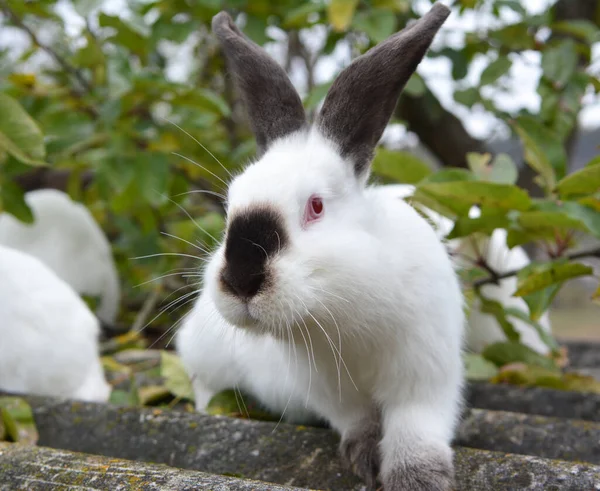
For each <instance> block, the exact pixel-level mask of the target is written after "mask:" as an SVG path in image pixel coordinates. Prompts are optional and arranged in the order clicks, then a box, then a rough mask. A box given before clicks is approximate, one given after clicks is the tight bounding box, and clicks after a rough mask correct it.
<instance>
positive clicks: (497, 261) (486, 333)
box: [384, 184, 551, 354]
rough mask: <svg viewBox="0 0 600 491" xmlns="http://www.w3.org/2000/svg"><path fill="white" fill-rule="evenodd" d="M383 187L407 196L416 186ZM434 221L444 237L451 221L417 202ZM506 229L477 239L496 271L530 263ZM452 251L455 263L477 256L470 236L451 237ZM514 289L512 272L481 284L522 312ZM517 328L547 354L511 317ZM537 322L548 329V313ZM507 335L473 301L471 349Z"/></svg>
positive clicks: (532, 334) (491, 295) (530, 331)
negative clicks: (496, 281)
mask: <svg viewBox="0 0 600 491" xmlns="http://www.w3.org/2000/svg"><path fill="white" fill-rule="evenodd" d="M384 189H385V190H387V191H389V192H390V193H391V194H392V195H395V196H396V197H398V198H408V197H410V196H412V194H413V193H414V190H415V187H414V186H411V185H408V184H390V185H387V186H384ZM419 208H420V209H421V210H422V211H424V212H425V213H426V214H427V216H428V218H429V219H430V220H431V222H432V223H433V225H434V227H435V228H436V230H437V232H438V236H439V237H440V238H441V239H445V238H446V236H447V235H448V234H449V233H450V231H451V230H452V227H453V222H452V220H450V219H449V218H446V217H444V216H442V215H440V214H438V213H436V212H435V211H433V210H430V209H429V208H425V207H423V206H419ZM480 213H481V212H480V211H479V208H477V207H473V208H472V209H471V210H470V211H469V216H470V217H471V218H477V217H479V216H480ZM506 238H507V232H506V230H503V229H496V230H494V232H493V233H492V235H491V236H490V238H489V239H486V240H478V241H477V247H478V249H479V251H480V252H482V253H483V254H484V256H485V258H486V261H487V262H488V264H489V265H490V266H491V268H492V269H493V270H494V271H496V272H498V273H505V272H507V271H511V270H516V269H521V268H523V267H525V266H527V265H529V264H530V261H529V257H528V256H527V253H526V252H525V251H524V250H523V248H522V247H518V246H517V247H513V248H512V249H509V248H508V245H507V243H506ZM446 245H447V246H448V248H449V250H450V251H451V252H459V251H460V257H458V256H457V257H456V259H455V260H456V262H457V265H458V266H460V267H468V266H470V265H471V264H472V262H471V263H469V262H468V261H469V260H474V259H476V257H477V255H476V251H475V250H474V248H473V245H472V242H471V241H470V240H462V239H451V240H448V241H446ZM516 290H517V278H516V277H514V276H512V277H510V278H506V279H504V280H502V281H500V282H499V284H498V285H494V284H489V285H485V286H483V287H482V293H483V295H484V296H485V297H486V298H488V299H490V300H495V301H497V302H500V303H501V304H502V305H504V306H505V307H513V308H517V309H519V310H521V311H523V312H528V311H529V309H528V307H527V304H526V303H525V301H524V300H523V299H522V298H519V297H513V293H514V292H515V291H516ZM510 322H511V323H512V324H513V326H514V327H515V329H516V330H517V332H519V334H520V335H521V342H522V343H523V344H525V345H527V346H529V347H530V348H531V349H533V350H535V351H537V352H538V353H541V354H548V353H549V352H550V348H549V347H548V345H546V344H545V343H544V342H543V341H542V340H541V339H540V337H539V335H538V333H537V331H536V330H535V329H534V328H533V327H532V326H530V325H529V324H527V323H526V322H523V321H522V320H520V319H517V318H514V317H510ZM539 324H540V326H541V327H542V328H543V329H544V330H545V331H546V332H548V333H550V332H551V324H550V318H549V316H548V313H547V312H545V313H544V314H543V315H542V317H541V318H540V320H539ZM505 340H506V337H505V335H504V332H503V331H502V328H501V327H500V325H499V324H498V321H496V319H495V318H494V316H492V315H490V314H484V313H483V312H481V310H480V308H479V303H478V302H477V301H476V302H475V304H474V305H473V308H472V309H471V313H470V316H469V328H468V330H467V336H466V343H467V346H468V348H469V349H470V350H472V351H475V352H480V351H482V350H483V349H484V348H485V347H486V346H487V345H488V344H492V343H496V342H498V341H505Z"/></svg>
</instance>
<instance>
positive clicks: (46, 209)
mask: <svg viewBox="0 0 600 491" xmlns="http://www.w3.org/2000/svg"><path fill="white" fill-rule="evenodd" d="M25 200H26V201H27V204H28V205H29V206H30V208H31V210H32V212H33V214H34V216H35V222H34V223H32V224H25V223H23V222H21V221H19V220H17V219H16V218H14V217H13V216H12V215H10V214H9V213H2V214H0V244H2V245H5V246H8V247H11V248H13V249H18V250H20V251H23V252H26V253H27V254H30V255H32V256H35V257H37V258H38V259H40V260H41V261H42V262H43V263H44V264H46V266H48V267H49V268H50V269H52V270H53V271H54V272H55V273H56V274H57V275H58V276H59V277H60V278H62V279H63V280H64V281H66V282H67V283H68V284H69V285H71V287H72V288H73V289H74V290H75V291H76V292H77V293H79V294H80V295H90V296H97V297H100V302H99V304H98V307H97V310H96V315H97V316H98V317H99V318H100V319H101V320H102V321H104V322H106V323H109V324H112V323H114V322H115V319H116V317H117V314H118V309H119V299H120V285H119V279H118V275H117V270H116V267H115V264H114V260H113V257H112V252H111V248H110V244H109V243H108V241H107V239H106V237H105V236H104V233H103V232H102V230H101V229H100V227H99V226H98V224H97V223H96V221H95V220H94V217H93V216H92V214H91V213H90V212H89V210H88V209H87V208H86V207H85V206H84V205H82V204H80V203H77V202H75V201H73V200H71V198H70V197H69V196H68V195H67V194H65V193H63V192H62V191H57V190H54V189H40V190H36V191H31V192H29V193H27V194H26V195H25Z"/></svg>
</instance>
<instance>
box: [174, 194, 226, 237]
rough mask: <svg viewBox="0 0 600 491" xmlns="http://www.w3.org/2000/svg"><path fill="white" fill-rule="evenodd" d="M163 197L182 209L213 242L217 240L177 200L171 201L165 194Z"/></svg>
mask: <svg viewBox="0 0 600 491" xmlns="http://www.w3.org/2000/svg"><path fill="white" fill-rule="evenodd" d="M165 198H167V199H168V200H169V201H170V202H171V203H173V204H174V205H175V206H177V208H179V209H180V210H181V211H183V212H184V213H185V214H186V215H187V217H188V218H189V219H190V220H191V221H192V223H193V224H194V225H196V227H197V228H198V229H199V230H201V231H202V232H204V233H205V234H206V235H208V236H209V237H210V238H211V239H212V240H214V241H215V242H219V241H218V240H217V239H215V237H214V236H213V235H212V234H211V233H210V232H208V231H207V230H206V229H205V228H204V227H202V226H201V225H200V224H199V223H198V222H197V221H196V220H194V219H193V218H192V215H190V214H189V212H188V211H187V210H186V209H185V208H184V207H183V206H181V205H180V204H179V203H177V201H173V200H172V199H171V198H169V197H168V196H165Z"/></svg>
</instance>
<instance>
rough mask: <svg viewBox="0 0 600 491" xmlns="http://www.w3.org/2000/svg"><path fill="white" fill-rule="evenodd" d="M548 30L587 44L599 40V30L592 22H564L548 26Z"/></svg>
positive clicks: (580, 20) (578, 20) (582, 20)
mask: <svg viewBox="0 0 600 491" xmlns="http://www.w3.org/2000/svg"><path fill="white" fill-rule="evenodd" d="M549 27H550V29H552V30H553V31H556V32H560V33H563V34H570V35H572V36H576V37H578V38H580V39H582V40H584V41H586V42H587V43H589V44H592V43H595V42H597V41H599V40H600V30H599V29H598V27H597V26H596V24H594V23H593V22H590V21H589V20H584V19H576V20H566V21H560V22H554V23H552V24H550V26H549Z"/></svg>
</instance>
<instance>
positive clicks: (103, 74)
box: [0, 0, 600, 397]
mask: <svg viewBox="0 0 600 491" xmlns="http://www.w3.org/2000/svg"><path fill="white" fill-rule="evenodd" d="M60 3H61V4H65V3H67V4H69V5H72V7H73V9H74V12H76V13H77V14H78V19H79V24H80V29H76V32H74V31H73V29H66V26H65V24H64V20H63V18H62V17H61V16H59V15H58V14H57V11H58V10H57V7H58V5H59V2H58V1H57V0H40V1H36V2H32V1H28V0H10V1H7V0H0V8H1V10H2V12H3V21H2V22H3V23H2V26H0V29H8V27H7V26H12V27H11V28H12V29H14V32H15V33H16V32H17V31H19V32H20V33H21V36H23V37H24V38H25V39H28V40H29V47H28V48H27V49H25V50H24V52H22V53H17V52H16V49H14V48H7V49H5V50H4V51H3V52H1V53H0V166H1V171H0V209H2V210H4V211H7V212H9V213H12V214H14V215H15V216H17V217H18V218H19V219H21V220H23V221H31V220H32V219H33V217H32V216H31V213H30V211H29V210H28V208H27V205H26V204H25V202H24V200H23V186H22V183H23V182H24V181H26V178H27V176H29V175H32V174H35V173H36V172H40V169H48V170H51V171H57V172H59V171H65V173H64V174H63V175H66V176H67V181H66V186H65V187H66V190H67V192H68V193H69V194H70V195H71V196H72V197H73V198H74V199H76V200H80V201H82V202H84V203H85V204H86V205H87V206H88V207H89V209H90V210H91V211H92V213H93V215H94V216H95V218H96V219H97V221H98V222H99V223H100V224H101V226H102V227H103V229H104V230H105V231H106V233H107V235H108V237H109V238H110V239H111V241H112V244H113V246H114V253H115V257H116V258H117V261H118V266H119V270H120V274H121V278H122V283H123V290H124V292H126V294H125V298H124V299H123V306H124V309H123V310H124V314H123V319H122V320H123V322H124V323H128V324H131V323H132V322H133V319H134V318H135V316H136V315H137V312H138V311H139V310H140V307H141V305H142V303H143V302H144V300H145V299H146V298H147V297H148V295H149V294H150V293H151V292H154V293H156V291H158V292H159V293H161V294H163V293H164V296H166V294H168V293H171V292H175V291H176V290H178V289H179V288H182V287H184V286H185V284H186V283H187V282H191V281H190V278H186V274H183V275H182V274H180V273H182V272H184V273H185V272H186V271H188V272H190V274H191V276H192V279H194V278H195V280H197V275H196V276H194V274H193V273H194V271H197V269H198V268H199V267H200V266H201V261H199V260H198V259H196V258H195V257H193V256H198V257H200V258H201V257H203V256H204V255H205V252H206V250H210V249H211V248H212V247H213V246H214V244H215V241H216V240H218V238H219V236H220V234H221V231H222V228H223V224H224V219H223V198H224V196H223V194H224V193H225V188H226V183H227V181H228V179H229V178H230V176H229V174H230V173H231V174H235V173H236V172H238V171H239V170H240V169H241V167H242V166H243V165H244V164H245V163H246V162H247V161H248V160H249V159H251V158H252V156H253V153H254V148H255V146H254V141H253V139H252V136H251V134H250V132H249V129H248V126H247V124H246V123H245V118H244V112H243V108H241V107H240V104H239V102H238V101H237V97H236V92H235V87H233V84H232V80H231V79H230V78H229V77H228V76H227V75H226V74H225V70H224V68H225V67H224V60H223V58H222V56H220V53H219V49H218V45H217V43H216V41H215V39H214V38H213V36H212V35H211V33H210V21H211V18H212V16H213V15H214V14H216V13H217V12H218V11H219V10H221V9H223V8H227V9H229V10H230V11H231V12H232V13H233V14H234V15H238V14H239V15H238V17H239V20H240V21H241V22H243V25H244V31H245V32H246V33H247V34H248V35H249V36H250V37H251V38H252V39H253V40H254V41H256V42H257V43H259V44H263V45H264V44H266V43H268V42H270V41H273V38H272V37H271V36H272V35H273V32H274V31H273V30H272V29H267V28H268V27H278V28H279V29H280V31H279V33H280V34H281V33H282V32H285V33H288V34H289V41H290V42H289V55H288V57H290V58H293V57H303V58H304V62H305V66H306V68H307V70H308V72H310V74H311V75H310V76H309V77H308V79H309V80H310V83H309V87H308V89H309V90H308V91H307V93H306V94H305V97H304V102H305V105H306V107H307V109H314V108H315V107H316V106H317V105H318V103H319V101H320V100H321V99H322V98H323V96H324V95H325V93H326V90H327V88H328V87H329V85H330V83H331V81H327V82H324V83H322V84H315V83H313V82H312V80H313V77H312V75H313V74H314V73H313V72H311V70H312V71H314V67H315V63H316V60H318V59H319V58H320V57H323V56H327V55H329V54H331V53H332V52H333V50H334V49H335V48H336V46H338V45H340V43H349V44H350V46H351V48H352V51H353V53H355V54H358V53H360V52H364V51H365V50H366V49H368V48H369V47H370V46H372V45H373V44H375V43H377V42H379V41H381V40H383V39H385V38H386V37H387V36H389V35H390V34H392V33H394V32H396V31H397V30H399V29H400V28H402V27H403V26H405V25H406V23H407V21H409V20H410V19H412V18H416V17H418V15H417V13H416V12H415V11H414V9H413V8H414V5H413V3H412V2H411V1H410V0H363V1H360V2H359V1H358V0H351V1H347V0H331V1H329V2H325V1H322V0H313V1H304V2H297V1H291V0H281V1H278V2H270V1H266V0H253V1H249V0H229V1H225V0H223V1H221V0H194V1H192V0H136V1H131V2H127V8H126V9H125V10H124V11H122V12H120V13H119V15H116V14H114V13H105V12H102V11H100V10H98V8H99V7H100V6H101V5H102V4H103V2H102V1H100V0H73V1H72V2H71V3H69V2H60ZM451 3H452V4H454V5H455V6H456V7H458V9H459V11H461V12H463V11H468V10H473V9H475V10H477V9H485V10H486V11H487V12H491V13H492V14H493V15H495V16H499V15H500V12H501V10H508V11H511V12H513V13H514V14H516V15H517V17H518V18H519V20H518V21H516V22H514V23H509V24H506V23H504V24H503V23H499V24H498V25H499V27H491V28H489V29H480V28H478V29H476V30H473V31H472V32H467V33H466V36H465V43H464V46H463V47H461V48H453V47H450V46H446V47H443V48H441V49H438V50H431V52H430V53H429V55H428V56H431V57H434V58H435V57H438V58H444V59H447V60H448V61H449V62H450V63H451V65H452V72H451V73H452V77H453V79H454V80H455V81H457V82H458V84H457V89H456V91H455V92H454V98H455V100H456V102H458V103H459V104H462V105H464V106H467V107H473V106H476V105H478V106H481V107H483V108H484V109H485V110H487V111H490V112H491V113H493V114H494V115H496V116H497V117H499V118H501V119H502V120H504V121H506V122H507V123H508V124H509V125H510V128H511V129H512V131H513V132H514V134H516V135H518V137H519V138H520V139H521V140H522V142H523V144H524V148H525V160H526V164H527V165H529V166H530V167H531V168H533V169H534V170H535V172H536V173H537V179H536V182H537V183H538V184H539V185H540V186H541V187H542V189H543V190H544V196H543V197H541V198H534V197H532V196H530V195H529V194H528V192H527V191H526V190H524V189H521V188H519V187H517V186H516V185H515V183H516V180H517V176H518V166H517V165H516V164H515V162H513V161H512V159H511V158H510V157H508V156H507V155H504V154H500V155H496V156H494V157H492V156H491V155H488V154H470V155H468V156H467V161H468V164H469V168H468V169H457V168H444V169H442V170H439V171H437V172H434V171H433V170H432V169H431V167H430V166H429V165H427V164H425V163H424V162H422V161H420V159H419V158H417V157H415V156H413V155H411V154H408V153H406V152H397V151H391V150H386V149H383V148H381V149H380V150H379V151H378V153H377V156H376V159H375V164H374V169H375V173H376V175H377V177H378V179H379V180H380V181H383V182H393V181H398V182H405V183H412V184H415V185H416V186H417V190H416V193H415V196H414V198H413V202H415V203H422V204H425V205H427V206H428V207H430V208H432V209H434V210H436V211H438V212H440V213H442V214H443V215H445V216H447V217H449V218H451V219H452V220H453V221H454V222H455V225H454V228H453V230H452V232H451V237H452V238H459V237H470V238H472V239H477V240H479V239H480V238H482V237H485V236H489V235H490V234H491V233H492V232H493V230H494V229H496V228H500V227H501V228H506V229H507V230H508V242H509V245H510V246H511V247H512V246H515V245H520V244H527V243H532V242H533V243H536V244H538V245H541V246H542V247H543V248H544V249H545V250H546V251H547V252H548V261H547V262H545V263H541V264H534V265H532V266H531V267H530V268H527V270H525V271H523V272H521V273H519V287H518V291H517V295H519V296H522V297H523V298H524V299H525V301H526V302H527V304H528V305H529V307H530V310H531V316H530V315H528V314H527V313H523V312H508V311H506V310H505V309H504V308H503V306H499V305H494V304H493V303H487V304H485V302H486V301H485V299H484V300H483V302H484V305H485V306H486V307H485V308H487V310H488V311H489V312H493V315H495V316H496V317H497V318H498V320H499V322H500V323H501V325H502V326H503V328H504V329H505V331H506V333H507V337H508V339H509V342H518V335H516V336H515V334H516V333H515V332H514V328H513V327H512V325H511V323H510V318H511V315H512V316H513V317H515V316H516V317H519V316H520V317H524V318H526V319H527V320H528V322H530V323H531V324H532V325H533V326H534V327H535V326H536V321H537V319H538V318H539V316H540V314H541V313H542V312H543V311H544V310H545V309H546V308H547V307H548V305H549V304H550V302H551V301H552V299H553V298H554V296H555V295H556V293H557V291H558V289H559V288H560V286H561V285H562V284H563V283H564V281H567V280H568V279H570V278H574V277H578V276H583V275H590V274H591V273H592V271H591V268H589V267H587V266H584V265H583V264H580V263H577V262H573V261H570V260H569V258H568V255H569V253H570V252H571V250H572V248H573V247H574V246H576V243H575V240H576V237H578V236H579V235H578V234H581V233H583V234H588V235H592V236H595V237H598V238H600V158H598V157H597V158H596V159H594V160H593V161H592V162H590V163H589V165H588V166H587V167H585V168H584V169H581V170H579V171H577V172H575V173H569V170H568V158H567V151H566V149H567V143H568V140H569V138H570V136H571V135H572V134H573V132H574V130H575V129H576V121H577V115H578V113H579V111H580V109H581V100H582V97H583V95H584V93H586V91H592V92H596V93H597V92H598V91H599V90H600V81H599V80H598V78H596V77H595V76H593V75H592V74H590V72H589V70H588V69H587V68H588V65H589V62H590V57H591V45H592V44H593V43H594V42H598V41H599V39H600V38H599V30H598V19H595V21H594V20H562V21H557V20H556V19H554V18H553V13H552V11H551V10H549V11H547V12H544V13H542V14H539V15H529V14H528V13H527V12H526V11H525V9H524V8H523V6H522V5H521V2H519V1H517V0H486V1H482V0H455V1H453V2H451ZM315 26H321V27H322V28H323V29H324V31H325V32H326V39H325V43H324V45H323V47H322V49H321V50H320V51H319V52H318V53H316V55H314V56H310V55H307V54H306V53H307V50H306V46H303V44H302V43H303V41H302V38H301V37H299V36H298V35H297V34H298V32H301V31H303V30H306V29H311V28H314V27H315ZM276 37H277V36H276ZM165 45H168V49H166V47H165ZM184 47H185V49H189V53H190V56H189V60H188V61H187V63H189V66H186V68H189V69H188V70H187V72H186V75H185V77H184V79H183V80H181V81H175V80H174V79H173V78H172V77H169V76H168V73H167V72H168V67H169V61H170V60H169V56H172V54H173V53H175V52H176V51H178V50H183V49H184ZM524 51H531V52H539V53H541V62H540V66H541V69H542V76H541V77H540V80H539V84H538V89H537V90H538V93H539V95H540V96H541V101H542V102H541V108H540V111H539V112H537V113H535V114H534V113H530V112H528V111H526V110H521V111H519V112H516V113H511V114H509V113H507V112H505V111H504V110H502V109H501V108H498V107H497V106H496V104H495V103H494V101H493V99H492V98H491V97H489V96H488V95H486V94H488V92H486V90H485V89H486V88H488V87H490V86H494V87H500V88H501V87H502V86H503V83H504V82H505V80H506V78H507V77H510V76H511V67H512V65H513V62H514V59H515V57H516V56H519V55H520V54H521V53H522V52H524ZM41 53H43V54H44V55H45V56H46V58H49V59H50V61H51V63H46V62H44V61H43V59H42V58H40V54H41ZM482 54H485V55H488V56H489V57H490V59H492V60H493V61H491V62H490V63H489V64H488V66H487V67H486V68H485V69H484V70H483V72H482V74H481V77H480V80H479V83H478V84H476V85H474V86H471V85H469V84H468V83H467V81H466V79H465V77H466V75H467V72H468V68H469V66H470V64H471V63H472V62H473V61H474V60H475V59H476V58H477V56H478V55H482ZM288 65H289V64H288ZM288 68H289V66H288ZM406 92H407V93H408V94H409V95H410V96H412V97H422V103H423V111H431V112H435V111H436V107H437V106H436V105H435V104H431V101H430V96H431V93H430V91H429V90H428V88H427V84H426V82H425V81H424V80H423V79H422V78H421V77H420V76H419V75H414V76H413V77H412V79H411V80H410V81H409V83H408V85H407V87H406ZM439 131H442V132H443V131H444V128H443V127H441V128H439ZM84 183H89V185H84ZM473 205H478V206H479V207H480V209H481V217H479V218H470V217H469V216H468V211H469V209H470V207H471V206H473ZM197 244H202V245H201V246H198V245H197ZM199 247H200V249H199ZM163 253H167V254H168V255H160V254H163ZM178 254H183V255H186V256H181V255H178ZM138 256H149V257H147V258H146V259H140V260H132V258H134V257H138ZM463 273H464V278H465V279H466V280H467V284H468V285H470V287H469V289H470V291H469V290H468V291H467V298H471V299H472V298H474V297H475V296H476V295H478V294H480V287H481V285H482V284H483V283H482V282H484V281H487V280H489V279H490V271H489V270H488V269H487V268H486V264H485V263H484V262H482V261H476V262H475V264H473V268H471V269H469V270H468V271H465V272H463ZM161 275H167V276H164V277H163V278H162V279H160V280H158V281H157V282H149V280H150V279H152V278H157V277H159V276H161ZM492 279H493V275H492ZM137 286H139V287H137ZM136 287H137V288H136ZM596 296H598V294H597V295H596ZM191 298H192V297H190V299H189V300H191ZM174 307H176V305H175V306H174ZM182 313H183V311H179V312H176V313H175V314H174V317H173V318H171V320H170V321H169V322H168V323H167V324H169V325H170V323H172V320H173V319H176V318H178V317H180V316H181V315H182ZM169 337H170V336H169ZM546 341H547V342H548V344H549V345H550V346H551V347H552V348H553V349H556V345H555V343H554V341H553V340H552V339H551V338H549V337H548V339H547V340H546ZM509 348H510V346H509V347H508V348H507V346H506V345H502V346H497V347H496V348H493V349H491V350H490V351H489V353H488V355H489V356H488V357H487V359H488V361H487V362H485V363H481V362H478V361H472V365H473V366H482V367H483V368H482V370H484V371H486V373H489V372H490V363H489V362H492V364H495V365H498V366H501V365H502V364H504V363H507V362H511V363H512V362H514V361H523V362H526V363H532V364H533V365H536V363H537V364H538V365H539V359H537V358H536V360H537V361H536V360H533V361H532V359H531V354H530V353H529V352H525V351H523V350H522V349H521V348H519V349H516V348H515V349H509ZM507 349H508V352H510V353H513V355H514V356H509V357H508V358H507V357H506V356H504V355H505V353H506V352H507ZM490 353H491V354H490ZM498 353H500V354H501V355H502V356H500V355H499V354H498ZM555 354H556V352H555ZM521 355H522V356H521ZM547 360H548V359H547ZM552 360H554V358H552ZM544 363H546V362H544ZM552 363H554V361H552ZM544 368H547V366H545V367H544ZM491 372H494V371H493V370H492V371H491ZM149 397H152V394H150V395H149Z"/></svg>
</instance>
